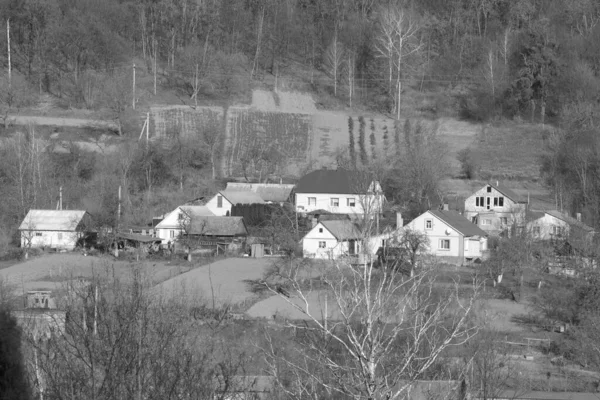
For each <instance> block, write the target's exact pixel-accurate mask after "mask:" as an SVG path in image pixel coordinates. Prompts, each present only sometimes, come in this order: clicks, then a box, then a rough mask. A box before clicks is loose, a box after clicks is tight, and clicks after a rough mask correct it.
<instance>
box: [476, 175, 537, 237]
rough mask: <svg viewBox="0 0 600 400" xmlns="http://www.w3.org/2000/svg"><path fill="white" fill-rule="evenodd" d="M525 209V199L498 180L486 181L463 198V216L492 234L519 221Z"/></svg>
mask: <svg viewBox="0 0 600 400" xmlns="http://www.w3.org/2000/svg"><path fill="white" fill-rule="evenodd" d="M526 209H527V199H523V198H522V197H521V196H519V195H517V194H516V193H515V192H513V191H512V190H510V189H508V188H506V187H504V186H503V185H500V184H498V182H496V184H495V185H493V184H491V183H488V184H487V185H485V186H484V187H482V188H481V189H479V190H478V191H476V192H475V193H473V194H472V195H471V196H469V197H467V199H466V200H465V217H466V218H467V219H468V220H469V221H471V222H472V223H473V224H475V225H477V226H479V227H480V228H481V229H482V230H484V231H486V232H488V233H489V234H492V235H496V234H500V233H501V232H503V231H505V230H507V229H508V228H509V227H510V226H512V225H513V223H515V222H519V221H521V220H522V219H523V218H524V213H525V210H526Z"/></svg>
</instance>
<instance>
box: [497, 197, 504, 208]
mask: <svg viewBox="0 0 600 400" xmlns="http://www.w3.org/2000/svg"><path fill="white" fill-rule="evenodd" d="M498 207H504V197H502V196H500V197H498Z"/></svg>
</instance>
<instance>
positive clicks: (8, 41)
mask: <svg viewBox="0 0 600 400" xmlns="http://www.w3.org/2000/svg"><path fill="white" fill-rule="evenodd" d="M6 43H7V47H8V88H9V89H10V88H11V86H12V65H11V62H10V18H7V19H6Z"/></svg>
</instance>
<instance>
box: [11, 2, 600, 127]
mask: <svg viewBox="0 0 600 400" xmlns="http://www.w3.org/2000/svg"><path fill="white" fill-rule="evenodd" d="M0 13H1V14H2V15H3V24H7V25H10V27H11V32H12V34H11V36H12V37H11V50H12V52H11V66H12V68H13V70H14V71H20V72H21V73H23V74H24V75H25V76H26V77H27V79H28V81H29V82H30V84H31V85H32V86H33V87H35V88H39V90H40V91H42V92H44V91H45V92H49V93H52V94H55V95H57V96H59V97H62V96H64V97H67V98H69V99H70V101H71V102H73V103H75V104H84V105H87V106H88V107H90V106H93V105H94V102H95V99H96V98H97V96H96V93H98V92H99V91H102V88H103V86H105V85H107V84H110V81H109V80H105V79H104V78H103V77H105V76H106V75H107V74H108V75H112V74H115V73H117V74H118V73H120V72H121V71H127V72H131V67H132V65H131V59H132V57H134V56H137V57H140V58H142V59H143V60H144V62H145V65H144V66H142V67H145V69H146V70H147V71H148V72H150V73H154V72H156V70H157V69H160V70H161V76H163V77H165V78H166V80H165V81H164V82H163V83H165V84H167V85H170V86H175V87H178V88H179V89H181V90H183V91H185V92H186V93H187V94H188V95H189V96H190V97H193V98H195V99H197V98H198V94H202V93H209V92H212V93H214V92H215V91H216V92H223V93H232V92H235V91H236V90H237V89H240V88H244V87H245V85H246V84H247V82H248V80H249V79H251V78H256V77H260V76H262V75H263V74H264V72H265V71H267V72H269V73H271V74H273V75H276V76H280V75H282V76H283V77H284V78H286V75H287V72H286V71H287V70H286V67H287V66H288V65H291V64H292V63H294V62H296V61H299V62H300V63H302V64H304V66H305V67H306V68H307V69H309V70H310V71H311V73H310V78H306V79H308V80H310V82H311V83H313V84H315V85H325V86H330V85H331V86H332V89H333V90H332V91H333V94H334V95H335V96H342V97H344V98H347V99H348V100H349V101H350V102H351V103H352V101H353V98H355V97H356V99H357V100H367V98H365V97H362V98H361V96H357V95H359V94H361V93H364V92H365V90H364V89H368V93H373V94H374V96H370V97H369V98H368V100H369V102H371V103H372V101H373V100H376V102H375V104H376V107H378V108H380V110H385V111H390V112H393V113H394V115H395V116H396V117H398V116H400V113H401V103H402V95H403V92H404V91H405V88H406V87H407V85H412V86H418V87H419V88H421V89H422V88H423V87H425V86H429V87H431V86H439V85H440V84H441V85H446V84H448V83H450V84H452V83H458V82H465V81H466V82H469V83H471V84H473V88H474V89H475V91H476V93H477V94H478V96H479V97H480V99H479V100H480V101H478V102H476V103H472V102H471V101H469V98H468V97H465V101H466V103H465V104H464V109H465V111H466V112H468V113H470V115H471V116H473V117H476V118H485V117H488V116H490V115H491V114H496V113H502V112H509V113H513V114H514V113H517V112H522V111H525V110H527V111H529V112H531V113H532V114H539V118H540V119H541V120H543V119H544V116H545V115H546V114H548V115H555V114H558V113H560V111H561V108H562V105H564V104H566V103H567V102H568V101H569V100H571V99H574V98H577V97H578V96H584V97H586V98H588V99H589V96H593V91H592V90H591V88H593V87H597V86H598V79H597V72H598V71H596V69H595V68H596V67H595V66H596V65H597V60H598V59H599V58H600V48H598V46H597V45H596V44H597V43H598V40H597V37H598V35H599V34H600V28H599V27H598V24H597V22H598V20H599V19H600V17H599V15H600V10H599V9H598V5H597V4H596V3H595V2H593V1H590V0H576V1H565V0H552V1H537V0H518V1H506V0H452V1H439V0H427V1H422V2H414V1H408V0H399V1H394V2H389V1H381V0H353V1H333V2H331V1H325V0H318V1H285V2H280V1H275V0H257V1H251V2H247V1H242V0H235V1H232V2H226V3H222V2H219V1H214V0H211V1H206V2H202V3H197V2H195V1H191V0H179V1H174V0H160V1H153V2H145V1H139V0H127V1H118V0H110V1H100V0H85V1H80V2H72V1H68V0H53V1H49V2H48V1H39V0H27V1H14V0H3V1H2V2H0ZM4 31H5V30H4V29H2V32H4ZM4 39H6V38H4ZM6 43H7V41H6V40H2V41H1V42H0V54H1V56H0V60H2V61H3V62H4V65H5V66H8V58H7V55H8V52H7V48H6ZM315 69H320V70H322V71H323V72H325V73H326V74H327V75H328V76H329V78H327V79H324V78H323V77H319V76H318V75H315V74H314V71H315ZM287 78H289V79H290V82H292V83H293V85H294V86H295V84H296V83H300V84H302V83H303V82H302V80H301V79H299V78H295V77H291V76H290V77H287ZM161 80H162V79H161ZM294 82H295V83H294ZM159 84H160V82H159ZM342 89H343V90H342Z"/></svg>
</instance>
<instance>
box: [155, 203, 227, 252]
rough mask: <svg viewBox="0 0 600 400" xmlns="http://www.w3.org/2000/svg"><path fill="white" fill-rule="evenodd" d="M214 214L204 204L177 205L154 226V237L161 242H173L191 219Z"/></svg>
mask: <svg viewBox="0 0 600 400" xmlns="http://www.w3.org/2000/svg"><path fill="white" fill-rule="evenodd" d="M214 215H215V214H213V212H212V211H210V209H209V208H208V207H206V206H188V205H184V206H179V207H177V208H176V209H175V210H173V211H171V212H170V213H168V214H166V215H165V216H164V218H163V219H162V220H161V221H160V222H159V223H158V224H157V225H156V226H155V227H154V229H155V232H156V237H157V238H159V239H161V241H162V243H163V244H167V243H168V242H173V241H175V240H177V238H178V237H179V236H180V235H181V234H182V233H183V232H184V231H185V228H186V226H187V225H188V223H189V221H190V220H191V219H193V218H197V217H203V216H214Z"/></svg>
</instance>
